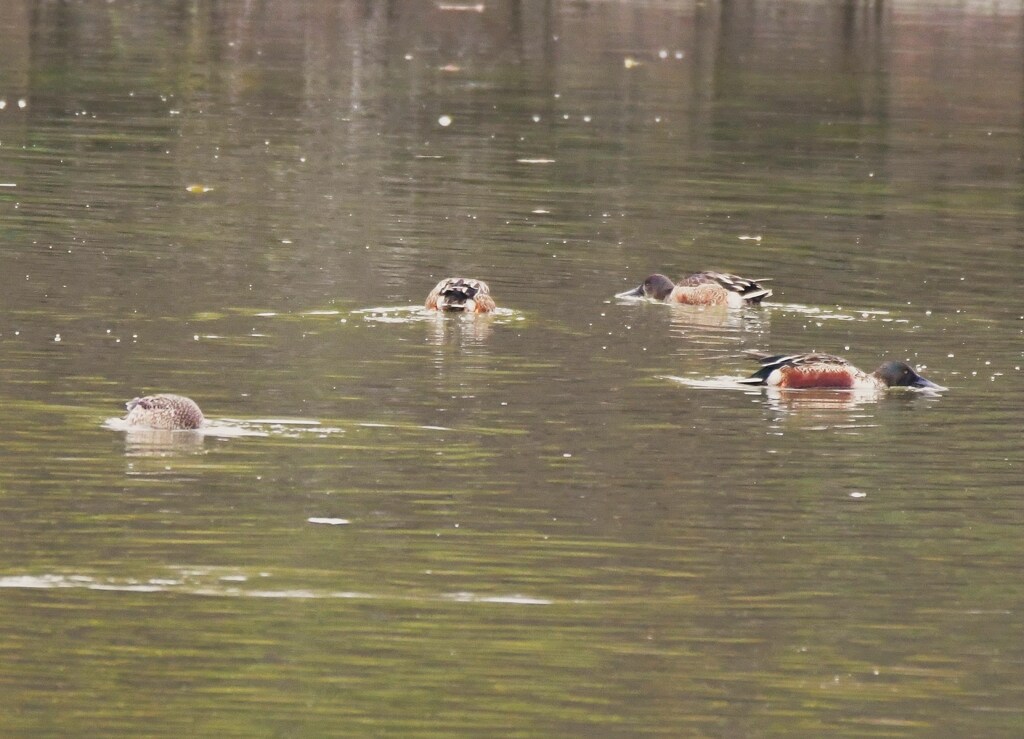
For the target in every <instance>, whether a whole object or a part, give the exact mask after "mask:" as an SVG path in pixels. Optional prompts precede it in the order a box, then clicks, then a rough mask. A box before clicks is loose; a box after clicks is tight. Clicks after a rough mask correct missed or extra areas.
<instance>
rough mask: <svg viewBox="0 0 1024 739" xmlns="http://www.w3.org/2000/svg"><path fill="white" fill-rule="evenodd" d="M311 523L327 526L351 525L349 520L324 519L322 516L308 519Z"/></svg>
mask: <svg viewBox="0 0 1024 739" xmlns="http://www.w3.org/2000/svg"><path fill="white" fill-rule="evenodd" d="M306 520H307V521H308V522H309V523H320V524H324V525H326V526H342V525H344V524H347V523H349V520H348V519H347V518H324V517H320V516H312V517H310V518H307V519H306Z"/></svg>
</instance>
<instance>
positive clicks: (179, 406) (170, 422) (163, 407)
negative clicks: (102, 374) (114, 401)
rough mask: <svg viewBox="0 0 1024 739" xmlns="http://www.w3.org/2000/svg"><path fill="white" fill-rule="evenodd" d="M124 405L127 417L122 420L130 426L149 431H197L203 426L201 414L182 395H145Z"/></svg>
mask: <svg viewBox="0 0 1024 739" xmlns="http://www.w3.org/2000/svg"><path fill="white" fill-rule="evenodd" d="M125 405H126V406H127V407H128V415H127V416H125V417H124V420H125V421H126V422H127V423H128V425H130V426H144V427H146V428H151V429H167V430H172V431H176V430H179V429H197V428H199V427H200V426H202V425H203V423H204V420H203V412H202V411H201V410H199V406H198V405H196V403H195V401H194V400H192V399H191V398H186V397H185V396H184V395H171V394H168V393H162V394H160V395H146V396H145V397H142V398H132V399H131V400H129V401H128V402H127V403H125Z"/></svg>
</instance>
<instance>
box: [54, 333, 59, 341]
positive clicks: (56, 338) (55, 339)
mask: <svg viewBox="0 0 1024 739" xmlns="http://www.w3.org/2000/svg"><path fill="white" fill-rule="evenodd" d="M53 340H54V341H55V342H59V341H60V334H57V335H56V336H54V337H53Z"/></svg>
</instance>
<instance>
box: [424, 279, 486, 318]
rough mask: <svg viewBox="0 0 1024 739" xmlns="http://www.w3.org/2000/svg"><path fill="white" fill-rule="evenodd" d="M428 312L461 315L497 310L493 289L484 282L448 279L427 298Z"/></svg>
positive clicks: (437, 286) (441, 282)
mask: <svg viewBox="0 0 1024 739" xmlns="http://www.w3.org/2000/svg"><path fill="white" fill-rule="evenodd" d="M426 307H427V309H428V310H439V311H448V312H459V313H490V312H491V311H493V310H494V309H495V307H497V306H495V304H494V299H493V298H492V297H491V289H490V288H489V287H488V286H487V283H486V282H484V281H483V280H473V279H469V278H466V277H446V278H445V279H443V280H441V281H440V282H439V283H437V285H436V286H435V287H434V289H433V290H431V291H430V295H428V296H427V302H426Z"/></svg>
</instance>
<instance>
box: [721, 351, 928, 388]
mask: <svg viewBox="0 0 1024 739" xmlns="http://www.w3.org/2000/svg"><path fill="white" fill-rule="evenodd" d="M750 354H751V356H753V357H755V358H756V359H757V360H758V361H760V362H761V369H759V370H758V371H757V372H755V373H754V374H752V375H751V376H750V377H747V378H745V379H742V380H740V382H741V383H744V384H747V385H767V386H768V387H778V388H840V389H852V390H860V389H875V390H885V389H886V388H890V387H912V388H921V389H930V390H945V389H946V388H944V387H942V385H936V384H935V383H934V382H932V381H931V380H926V379H925V378H924V377H921V375H919V374H917V372H915V371H914V369H913V367H911V366H910V365H909V364H907V363H906V362H900V361H898V360H891V361H888V362H886V363H884V364H883V365H882V366H881V367H879V368H878V369H876V370H875V371H874V372H872V373H870V374H868V373H867V372H864V371H863V370H859V369H857V368H856V367H854V366H853V365H852V364H850V363H849V362H848V361H846V360H845V359H843V358H842V357H836V356H833V355H831V354H774V355H768V354H762V353H760V352H750Z"/></svg>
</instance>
